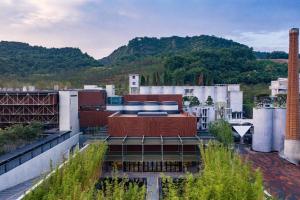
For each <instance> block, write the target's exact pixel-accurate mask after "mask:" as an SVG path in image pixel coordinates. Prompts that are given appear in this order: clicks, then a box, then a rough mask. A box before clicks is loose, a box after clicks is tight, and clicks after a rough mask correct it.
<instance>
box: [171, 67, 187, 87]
mask: <svg viewBox="0 0 300 200" xmlns="http://www.w3.org/2000/svg"><path fill="white" fill-rule="evenodd" d="M184 74H185V69H183V68H179V69H176V70H175V71H174V72H173V74H172V76H173V79H174V81H175V83H176V85H180V84H184V76H185V75H184Z"/></svg>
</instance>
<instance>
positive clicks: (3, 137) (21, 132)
mask: <svg viewBox="0 0 300 200" xmlns="http://www.w3.org/2000/svg"><path fill="white" fill-rule="evenodd" d="M42 133H43V125H42V124H41V123H39V122H32V123H30V124H28V125H22V124H15V125H12V126H10V127H7V128H5V129H0V155H2V154H5V153H8V152H10V151H12V150H14V149H16V148H18V147H21V146H24V145H26V144H29V143H31V142H33V141H35V140H36V139H37V138H39V137H41V134H42Z"/></svg>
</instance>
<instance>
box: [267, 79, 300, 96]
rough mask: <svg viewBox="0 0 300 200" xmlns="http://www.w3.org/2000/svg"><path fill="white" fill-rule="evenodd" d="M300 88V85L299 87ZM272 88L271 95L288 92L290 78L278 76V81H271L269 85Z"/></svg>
mask: <svg viewBox="0 0 300 200" xmlns="http://www.w3.org/2000/svg"><path fill="white" fill-rule="evenodd" d="M299 85H300V74H299ZM299 88H300V87H299ZM269 89H270V90H271V96H273V97H274V96H276V95H277V94H287V90H288V79H287V78H278V79H277V80H276V81H271V85H270V86H269Z"/></svg>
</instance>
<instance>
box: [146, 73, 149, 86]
mask: <svg viewBox="0 0 300 200" xmlns="http://www.w3.org/2000/svg"><path fill="white" fill-rule="evenodd" d="M146 84H147V85H150V76H149V75H148V74H147V76H146Z"/></svg>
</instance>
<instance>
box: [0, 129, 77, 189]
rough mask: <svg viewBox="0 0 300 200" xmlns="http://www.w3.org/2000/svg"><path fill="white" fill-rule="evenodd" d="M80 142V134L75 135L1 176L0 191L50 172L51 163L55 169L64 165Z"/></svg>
mask: <svg viewBox="0 0 300 200" xmlns="http://www.w3.org/2000/svg"><path fill="white" fill-rule="evenodd" d="M78 141H79V134H76V135H73V136H72V137H71V138H69V139H67V140H66V141H64V142H62V143H60V144H58V145H56V146H54V147H53V148H51V149H49V150H48V151H46V152H44V153H42V154H40V155H38V156H36V157H34V158H33V159H31V160H29V161H27V162H25V163H23V164H22V165H20V166H18V167H16V168H14V169H12V170H10V171H8V172H7V173H5V174H2V175H1V176H0V191H1V190H5V189H7V188H10V187H13V186H15V185H18V184H20V183H23V182H25V181H27V180H30V179H33V178H36V177H38V176H40V175H42V174H43V173H47V172H49V171H50V163H51V161H52V166H53V167H55V166H57V165H59V164H60V163H62V162H63V160H64V157H65V158H68V156H69V151H70V148H71V147H72V146H74V145H77V144H78Z"/></svg>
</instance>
